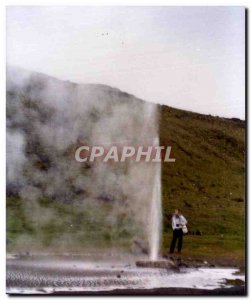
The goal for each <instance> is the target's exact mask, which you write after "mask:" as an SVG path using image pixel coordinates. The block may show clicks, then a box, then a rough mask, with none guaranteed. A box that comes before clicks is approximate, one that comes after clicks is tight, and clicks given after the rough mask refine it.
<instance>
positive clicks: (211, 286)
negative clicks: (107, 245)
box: [6, 256, 245, 294]
mask: <svg viewBox="0 0 251 300" xmlns="http://www.w3.org/2000/svg"><path fill="white" fill-rule="evenodd" d="M6 277H7V278H6V285H7V287H6V289H7V293H9V294H44V293H53V294H54V293H67V294H69V293H72V294H79V293H82V294H86V293H87V294H89V293H103V294H105V293H113V294H114V293H116V294H152V293H159V294H210V293H212V292H214V291H215V293H216V294H224V293H226V292H228V291H229V292H230V291H231V293H230V294H239V293H243V292H244V280H245V278H244V275H241V274H239V273H238V269H235V268H219V267H214V268H209V267H199V268H191V267H180V268H178V269H177V270H173V269H165V268H141V267H137V266H136V262H135V261H133V260H127V261H125V262H122V261H121V260H119V261H118V260H114V259H109V260H106V261H105V262H104V261H99V260H95V261H93V260H91V259H90V258H89V259H88V260H87V258H86V257H81V256H76V257H72V256H21V257H20V256H13V257H9V258H8V259H7V272H6ZM234 282H238V286H237V287H236V286H235V284H234Z"/></svg>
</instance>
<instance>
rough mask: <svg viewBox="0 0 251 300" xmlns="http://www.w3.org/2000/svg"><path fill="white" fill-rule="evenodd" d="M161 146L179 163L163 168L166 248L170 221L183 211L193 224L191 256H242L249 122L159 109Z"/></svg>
mask: <svg viewBox="0 0 251 300" xmlns="http://www.w3.org/2000/svg"><path fill="white" fill-rule="evenodd" d="M160 111H161V113H160V115H161V117H160V143H161V145H171V146H172V155H173V157H175V158H176V161H175V163H164V164H163V166H162V203H163V214H164V241H163V248H164V249H165V251H166V250H167V248H168V246H169V242H170V238H171V237H170V231H171V230H170V217H171V213H172V211H173V210H174V208H176V207H177V208H179V209H180V210H181V212H182V213H183V214H184V215H185V216H186V217H187V219H188V221H189V229H190V231H192V232H196V231H199V232H200V233H201V234H202V236H187V237H186V241H185V242H186V244H187V248H185V249H186V250H187V252H190V253H191V254H192V253H196V254H198V253H201V254H203V253H208V254H210V255H212V256H213V255H215V254H218V255H222V256H225V255H229V256H236V257H243V251H244V250H243V249H244V214H245V186H244V184H245V182H244V173H245V162H244V156H245V123H244V122H243V121H240V120H238V119H224V118H219V117H212V116H205V115H201V114H197V113H191V112H187V111H182V110H177V109H173V108H169V107H166V106H161V108H160Z"/></svg>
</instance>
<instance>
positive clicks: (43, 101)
mask: <svg viewBox="0 0 251 300" xmlns="http://www.w3.org/2000/svg"><path fill="white" fill-rule="evenodd" d="M156 137H158V111H157V106H156V105H155V104H151V103H147V102H143V101H141V100H139V99H137V98H135V97H133V96H131V95H129V94H127V93H124V92H121V91H120V90H118V89H113V88H110V87H108V86H104V85H88V84H87V85H77V84H75V83H71V82H65V81H60V80H57V79H55V78H52V77H49V76H46V75H42V74H39V73H34V72H29V71H24V70H22V69H19V68H15V67H8V69H7V153H8V155H7V174H8V176H7V195H8V196H10V197H16V198H18V199H21V201H22V205H23V209H24V214H25V218H26V219H27V220H28V222H29V223H30V225H31V227H32V228H33V231H34V232H33V233H32V234H30V235H27V234H24V235H21V234H20V236H19V237H18V239H17V240H16V241H15V245H13V249H24V248H25V246H24V245H25V244H26V241H27V240H29V245H30V246H29V248H30V249H34V251H38V252H39V251H42V250H43V249H45V248H48V249H50V251H53V249H55V248H56V249H57V251H60V250H59V249H62V251H74V250H72V248H73V245H74V244H75V245H76V247H78V246H79V247H80V245H81V241H83V240H85V241H86V243H87V242H88V243H87V244H88V247H91V246H92V245H95V244H96V243H97V242H100V240H101V241H108V242H107V244H108V245H109V247H112V246H116V245H117V244H119V242H120V241H121V244H123V246H125V247H126V248H127V250H128V249H130V251H134V250H132V249H133V247H134V244H135V241H136V242H138V241H140V242H142V243H143V244H144V245H147V243H148V234H149V226H151V224H149V214H150V209H151V200H152V191H153V185H154V180H153V178H154V174H155V167H154V166H153V165H154V164H152V163H145V162H138V163H135V162H134V163H133V162H130V161H128V162H126V163H109V162H107V163H104V162H99V161H97V162H93V163H89V162H87V163H84V164H83V163H79V162H77V161H76V160H75V156H74V155H75V150H76V148H77V147H78V146H79V145H83V144H87V145H106V147H107V146H109V145H110V146H112V145H114V144H119V145H121V146H122V145H130V146H138V145H143V146H146V145H153V142H154V139H156ZM13 187H15V188H13ZM14 199H15V198H14ZM50 201H53V203H55V205H56V206H54V205H53V204H52V205H48V203H50ZM58 205H60V207H61V209H63V210H65V212H64V216H63V217H62V216H60V215H58V212H57V209H56V207H57V206H58ZM76 214H78V217H77V218H83V219H84V220H85V221H84V224H85V226H82V227H81V226H79V225H78V221H77V220H76V218H75V217H76ZM83 219H82V220H81V222H82V221H83ZM59 223H62V224H61V225H60V226H61V227H60V228H63V229H64V232H62V233H60V234H58V233H57V232H54V233H52V234H51V236H50V240H49V241H48V240H47V241H46V240H45V241H44V242H43V238H41V233H40V235H39V234H38V233H36V232H40V231H41V228H42V229H43V228H47V227H49V228H48V230H50V227H51V228H54V227H55V226H58V224H59ZM146 247H147V246H146Z"/></svg>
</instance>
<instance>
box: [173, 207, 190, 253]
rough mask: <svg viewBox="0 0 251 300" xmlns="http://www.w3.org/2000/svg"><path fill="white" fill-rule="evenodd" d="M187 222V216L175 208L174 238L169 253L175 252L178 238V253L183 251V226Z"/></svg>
mask: <svg viewBox="0 0 251 300" xmlns="http://www.w3.org/2000/svg"><path fill="white" fill-rule="evenodd" d="M186 224H187V220H186V219H185V217H184V216H183V215H182V214H180V213H179V210H178V209H175V211H174V214H173V216H172V228H173V239H172V243H171V246H170V252H169V253H173V252H174V249H175V245H176V241H177V239H178V253H181V248H182V240H183V230H182V226H184V225H186Z"/></svg>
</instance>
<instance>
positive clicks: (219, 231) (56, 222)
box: [7, 100, 245, 259]
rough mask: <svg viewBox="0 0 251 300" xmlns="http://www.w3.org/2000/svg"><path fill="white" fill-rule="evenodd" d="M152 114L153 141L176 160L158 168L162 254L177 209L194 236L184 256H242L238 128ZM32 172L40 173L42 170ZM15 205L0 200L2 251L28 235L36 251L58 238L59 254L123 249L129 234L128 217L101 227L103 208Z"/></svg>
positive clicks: (172, 113)
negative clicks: (1, 208)
mask: <svg viewBox="0 0 251 300" xmlns="http://www.w3.org/2000/svg"><path fill="white" fill-rule="evenodd" d="M135 101H136V100H135ZM159 111H160V118H159V136H160V144H161V145H167V146H172V152H171V155H172V157H174V158H175V159H176V161H175V163H163V165H162V207H163V248H162V251H163V253H166V252H167V251H168V249H169V244H170V239H171V231H172V230H171V222H170V221H171V215H172V213H173V211H174V209H175V208H179V209H180V211H181V212H182V213H183V214H184V215H185V217H186V218H187V219H188V228H189V230H190V231H191V232H193V231H194V232H195V231H199V232H201V233H202V235H201V236H193V235H189V236H186V237H185V244H184V251H185V253H189V255H205V256H208V257H213V256H215V255H217V256H219V257H229V258H238V259H243V258H244V246H245V243H244V233H245V226H244V214H245V186H244V184H245V177H244V176H245V160H244V155H245V123H244V122H242V121H238V120H231V119H224V118H219V117H212V116H206V115H200V114H197V113H191V112H186V111H183V110H178V109H173V108H170V107H167V106H159ZM30 146H31V149H33V148H32V147H34V145H30ZM38 167H40V168H42V167H43V169H44V171H46V166H38ZM22 201H23V200H22V199H20V198H18V197H16V198H14V197H10V198H7V250H8V251H12V250H13V249H15V247H16V245H18V244H19V242H20V240H22V241H24V240H25V241H27V243H26V244H25V248H28V249H29V248H32V242H33V240H34V241H36V240H35V239H34V237H39V243H40V245H38V247H39V246H41V247H50V246H51V245H53V242H54V240H55V237H58V239H57V240H58V243H59V244H57V245H56V246H57V247H58V249H59V248H60V247H64V246H67V247H69V246H71V245H72V247H74V243H75V245H76V244H77V245H79V246H80V247H83V246H85V247H86V246H87V245H88V243H89V242H90V241H92V243H94V244H95V243H96V245H97V247H101V248H102V246H103V245H106V246H107V245H108V246H109V245H111V246H112V245H114V244H116V245H125V244H126V241H128V240H130V239H131V238H132V236H133V234H132V233H133V232H132V231H128V228H130V226H129V225H130V224H133V222H132V220H131V219H130V217H131V216H127V217H125V216H123V215H121V216H120V217H119V218H118V220H119V222H118V223H116V224H109V220H108V219H107V218H106V216H108V215H109V212H110V211H111V209H112V207H111V205H112V204H111V203H110V204H107V203H106V204H104V205H103V206H102V209H99V212H98V214H96V213H94V211H88V210H81V209H79V210H78V209H73V208H72V207H71V206H69V205H66V204H63V203H59V202H57V201H53V200H51V199H48V198H42V199H40V200H39V201H38V202H37V201H35V202H34V203H32V202H30V203H26V205H25V206H24V205H23V203H22ZM27 210H29V211H28V212H27ZM93 215H95V216H98V217H96V218H95V219H94V218H93ZM27 216H29V218H28V217H27ZM114 228H115V230H114ZM139 230H140V229H139ZM73 234H74V236H75V241H73V240H72V238H71V237H72V236H73ZM54 247H55V245H54ZM76 247H77V246H76Z"/></svg>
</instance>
